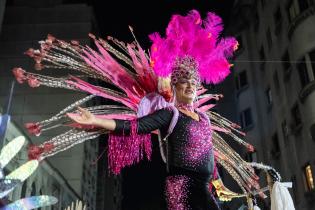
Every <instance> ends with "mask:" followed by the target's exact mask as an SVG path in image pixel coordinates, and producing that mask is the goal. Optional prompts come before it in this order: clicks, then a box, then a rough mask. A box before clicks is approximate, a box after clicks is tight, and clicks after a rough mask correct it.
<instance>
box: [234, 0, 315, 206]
mask: <svg viewBox="0 0 315 210" xmlns="http://www.w3.org/2000/svg"><path fill="white" fill-rule="evenodd" d="M233 11H234V12H233V14H232V21H231V23H230V27H229V33H231V34H233V35H234V36H236V37H237V39H238V41H239V43H240V49H239V52H238V53H237V55H236V57H235V58H234V64H235V65H234V69H233V72H234V87H235V88H236V91H235V97H236V107H237V109H238V121H239V123H240V124H241V125H242V128H243V129H244V130H245V131H246V132H247V140H248V142H250V143H252V144H253V145H254V146H255V147H256V151H255V152H254V153H247V154H244V157H245V158H247V159H248V160H250V161H258V162H264V163H267V164H269V165H272V166H274V167H275V168H276V169H277V170H278V171H279V172H280V173H281V175H282V180H283V181H291V182H292V183H293V188H292V189H290V192H291V195H292V197H293V200H294V203H295V206H296V209H298V210H299V209H300V210H308V209H314V204H315V187H314V180H313V179H314V172H315V153H314V151H315V106H314V104H315V92H314V87H315V85H314V84H315V80H314V79H315V77H314V76H315V27H314V26H315V1H313V0H276V1H268V0H259V1H250V0H242V1H240V0H239V1H236V2H235V5H234V10H233ZM234 20H235V21H234ZM262 182H264V178H263V179H262ZM264 204H265V208H266V209H269V208H270V207H268V206H269V205H270V204H269V202H268V201H266V202H265V203H264Z"/></svg>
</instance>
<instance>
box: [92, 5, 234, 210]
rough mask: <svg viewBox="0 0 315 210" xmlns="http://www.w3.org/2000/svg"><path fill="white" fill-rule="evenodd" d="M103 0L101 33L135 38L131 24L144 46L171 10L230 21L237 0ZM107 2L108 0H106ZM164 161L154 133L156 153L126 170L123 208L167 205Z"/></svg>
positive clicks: (146, 209) (98, 15)
mask: <svg viewBox="0 0 315 210" xmlns="http://www.w3.org/2000/svg"><path fill="white" fill-rule="evenodd" d="M102 2H105V1H100V0H94V1H92V5H93V6H94V9H95V12H96V20H97V23H98V27H99V31H98V32H96V33H99V34H98V35H99V36H101V37H106V36H107V35H110V36H113V37H115V38H117V39H119V40H121V41H125V42H131V41H133V38H132V35H131V34H130V32H129V29H128V25H130V26H132V27H133V28H134V33H135V35H136V37H137V39H138V41H139V42H140V44H141V45H142V47H143V48H144V49H148V48H149V47H150V41H149V39H148V34H151V33H153V32H160V33H161V34H162V35H163V36H164V33H165V29H166V27H167V24H168V22H169V20H170V17H171V15H172V14H176V13H177V14H181V15H185V14H187V13H188V12H189V11H190V10H191V9H196V10H198V11H199V12H200V13H201V15H202V17H203V18H204V17H205V15H206V12H207V11H211V12H215V13H217V14H218V15H219V16H221V17H222V18H223V21H224V24H225V25H228V21H229V14H230V12H231V8H232V6H233V2H234V0H208V1H196V0H181V1H179V0H177V1H173V0H165V1H162V0H160V1H157V0H149V1H126V0H125V1H122V0H115V1H111V2H110V4H108V5H106V4H104V3H102ZM106 2H107V1H106ZM165 175H166V173H165V165H164V164H163V162H162V159H161V157H160V152H159V148H158V140H157V138H156V136H154V137H153V157H152V160H151V161H150V162H148V161H142V162H141V163H140V164H138V165H135V166H134V167H131V168H127V169H124V170H123V203H122V205H123V209H124V210H140V209H141V210H149V209H150V210H154V209H166V204H165V201H164V193H163V190H164V179H165Z"/></svg>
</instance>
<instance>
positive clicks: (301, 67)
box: [297, 57, 310, 88]
mask: <svg viewBox="0 0 315 210" xmlns="http://www.w3.org/2000/svg"><path fill="white" fill-rule="evenodd" d="M297 68H298V72H299V76H300V81H301V86H302V88H303V87H304V86H305V85H307V84H308V83H309V82H310V77H309V75H308V73H307V67H306V60H305V57H303V58H302V59H301V60H300V61H299V62H298V65H297Z"/></svg>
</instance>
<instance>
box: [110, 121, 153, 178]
mask: <svg viewBox="0 0 315 210" xmlns="http://www.w3.org/2000/svg"><path fill="white" fill-rule="evenodd" d="M130 122H131V125H130V126H131V130H130V131H131V133H130V135H129V136H125V135H124V134H122V135H116V134H113V133H110V135H109V139H108V167H109V170H110V171H111V172H112V173H113V174H115V175H117V174H119V173H120V171H121V169H122V168H124V167H125V166H130V165H132V164H135V163H138V162H139V161H140V160H142V159H143V156H144V154H145V155H146V157H147V159H148V160H150V159H151V154H152V148H151V135H150V134H143V135H140V134H137V121H136V120H132V121H130Z"/></svg>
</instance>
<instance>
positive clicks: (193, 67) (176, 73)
mask: <svg viewBox="0 0 315 210" xmlns="http://www.w3.org/2000/svg"><path fill="white" fill-rule="evenodd" d="M198 68H199V66H198V62H197V61H196V60H195V59H194V58H193V57H191V56H188V55H187V56H184V57H177V58H176V59H175V61H174V63H173V66H172V74H171V84H172V85H175V84H176V83H177V82H178V80H179V79H180V78H185V79H194V80H195V81H196V84H198V85H199V84H200V76H199V73H198Z"/></svg>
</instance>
